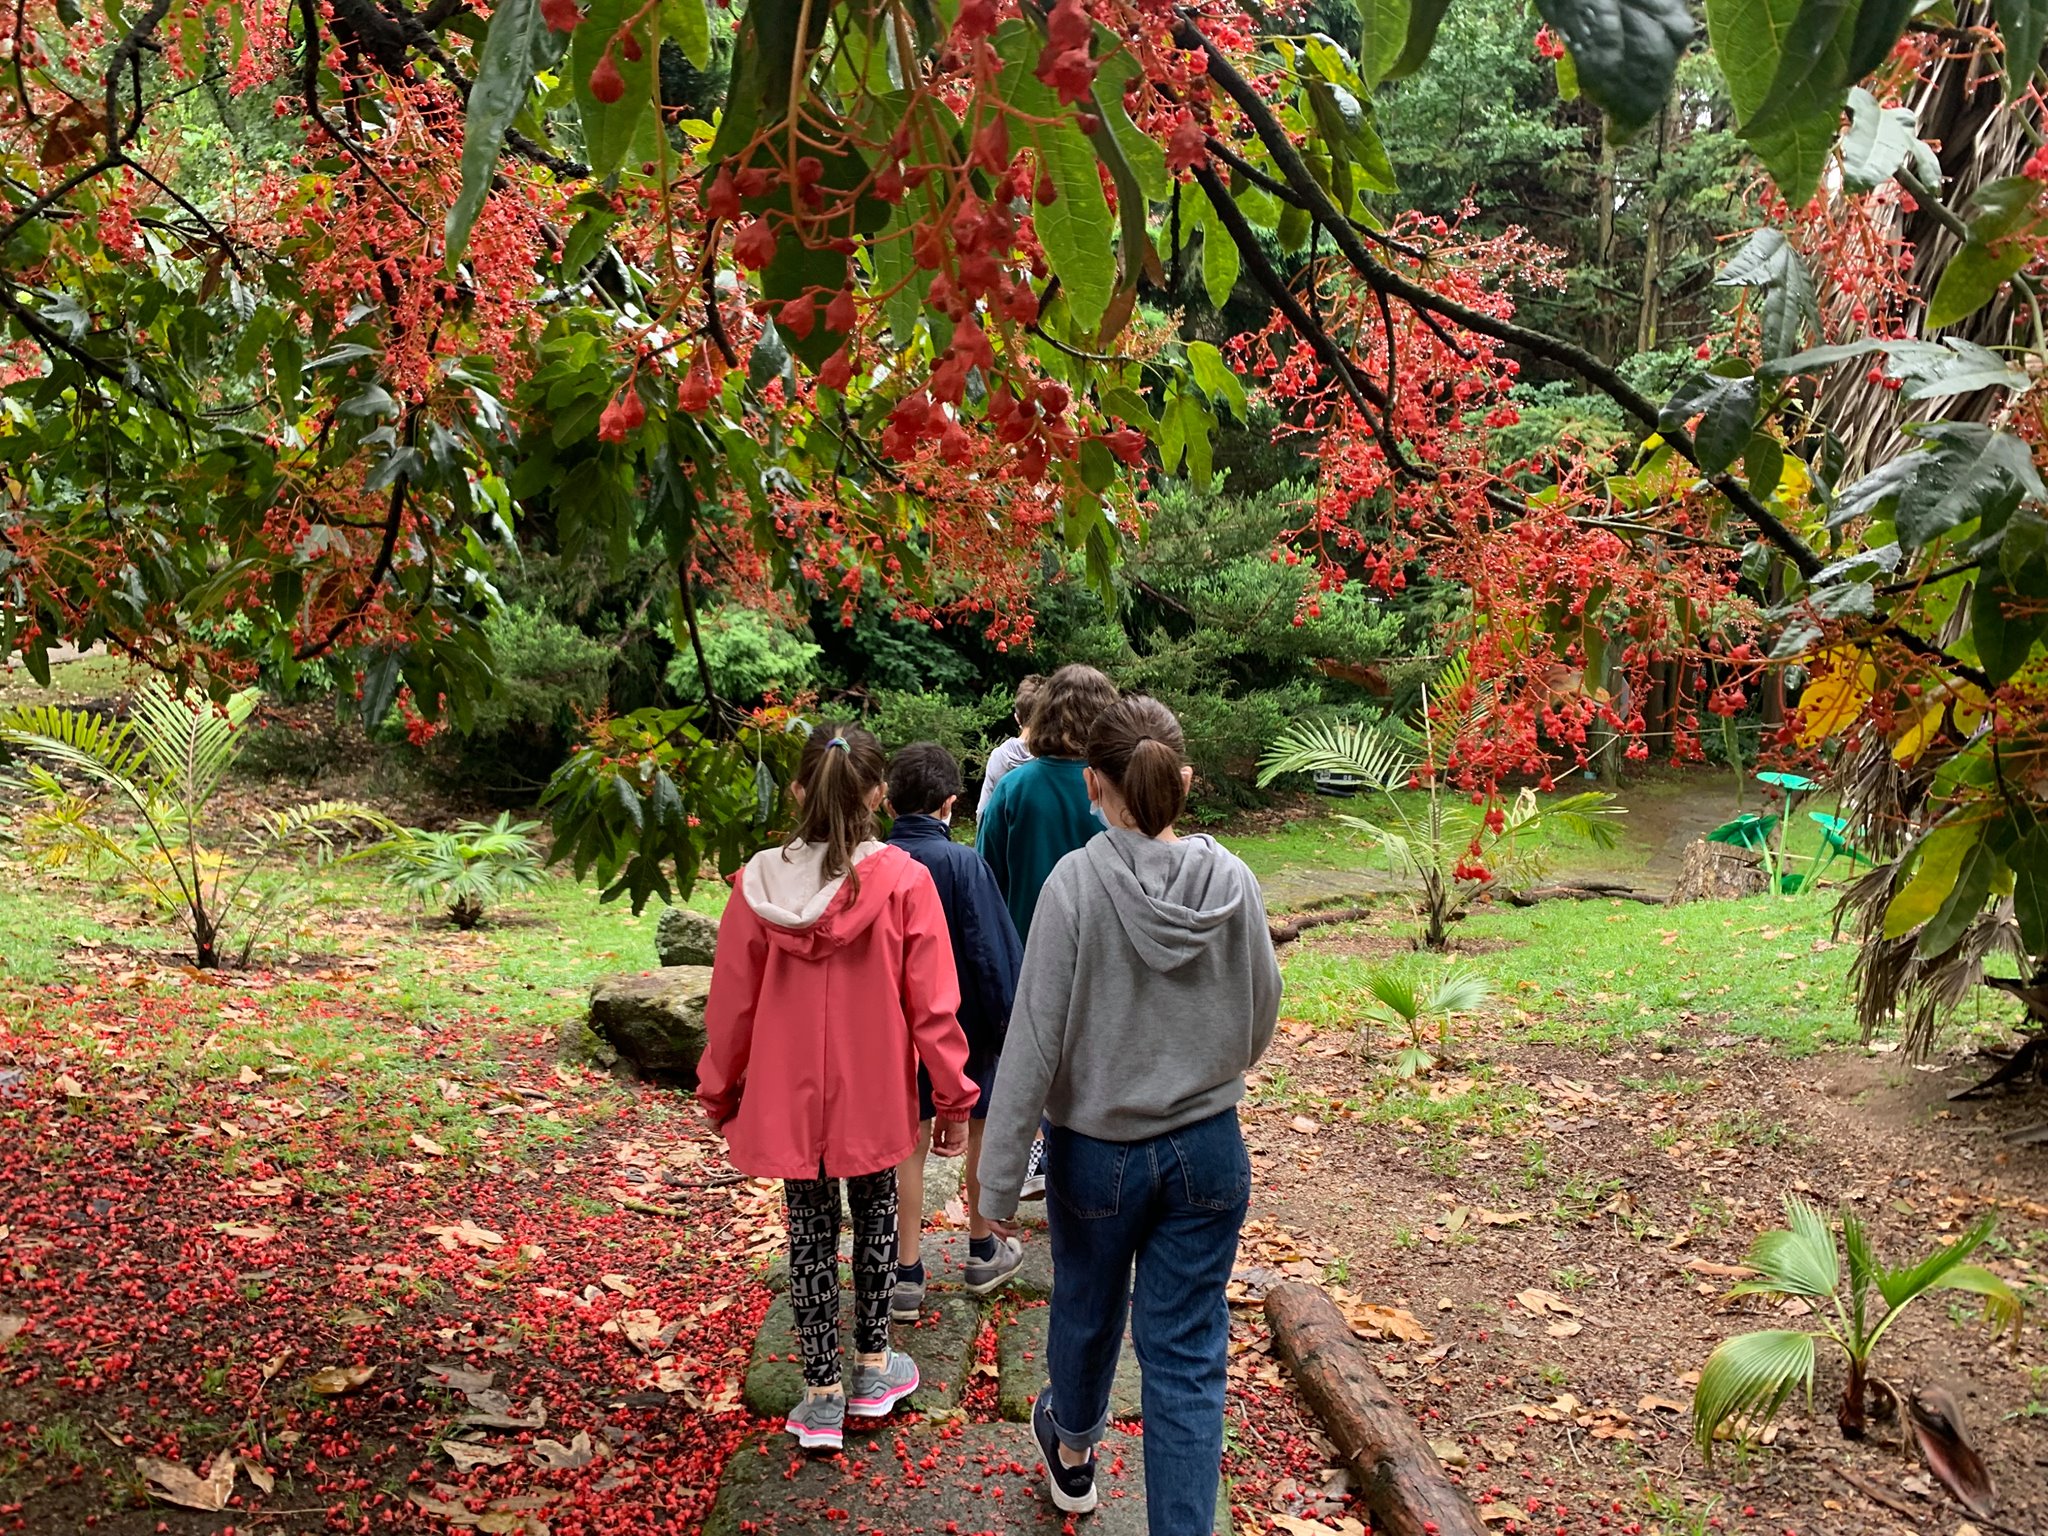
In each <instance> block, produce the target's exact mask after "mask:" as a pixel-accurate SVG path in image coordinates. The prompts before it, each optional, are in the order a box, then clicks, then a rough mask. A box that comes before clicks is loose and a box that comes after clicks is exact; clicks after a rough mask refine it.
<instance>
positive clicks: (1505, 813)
mask: <svg viewBox="0 0 2048 1536" xmlns="http://www.w3.org/2000/svg"><path fill="white" fill-rule="evenodd" d="M1437 729H1438V728H1437V727H1436V726H1435V725H1434V724H1433V723H1432V721H1431V719H1430V711H1429V696H1428V693H1427V691H1425V692H1424V694H1423V708H1422V743H1421V744H1422V748H1423V755H1422V756H1420V757H1418V756H1416V755H1415V754H1414V752H1412V751H1411V750H1410V748H1409V745H1408V741H1407V740H1406V739H1404V737H1405V735H1406V732H1405V728H1402V729H1400V730H1396V729H1393V728H1389V727H1387V726H1384V725H1359V724H1356V723H1353V722H1340V723H1332V722H1329V721H1320V720H1304V721H1300V722H1298V723H1296V724H1294V725H1292V726H1290V727H1288V729H1287V730H1286V731H1285V732H1284V733H1282V735H1281V737H1280V739H1279V740H1278V741H1276V742H1275V743H1274V744H1273V746H1272V749H1271V750H1270V751H1268V752H1267V753H1266V755H1265V757H1264V758H1263V759H1262V760H1261V761H1260V763H1259V783H1260V784H1262V785H1263V784H1270V783H1272V782H1273V780H1275V779H1277V778H1279V777H1280V776H1281V775H1282V774H1289V773H1331V774H1345V775H1349V776H1350V777H1352V778H1353V779H1356V780H1357V781H1359V782H1360V783H1361V784H1362V785H1363V787H1365V788H1366V789H1368V790H1370V791H1372V792H1373V793H1374V794H1377V795H1378V796H1379V797H1380V798H1381V799H1382V801H1383V802H1384V803H1385V805H1386V810H1387V814H1386V815H1385V816H1383V817H1381V818H1380V819H1378V820H1373V819H1371V818H1368V817H1364V816H1343V815H1340V816H1339V817H1337V820H1339V821H1341V822H1343V823H1344V824H1345V825H1347V826H1351V827H1355V828H1357V829H1358V830H1359V831H1360V832H1362V833H1364V834H1365V835H1366V837H1367V838H1368V839H1369V840H1371V841H1372V842H1373V843H1375V844H1377V845H1378V847H1379V850H1380V852H1381V853H1382V854H1383V855H1384V856H1385V857H1386V860H1387V862H1388V863H1389V864H1390V865H1392V866H1393V868H1394V870H1395V872H1396V873H1398V874H1402V875H1406V876H1408V877H1409V878H1410V879H1413V880H1414V881H1415V882H1416V884H1417V886H1418V887H1419V890H1420V894H1421V897H1422V942H1423V944H1424V945H1425V946H1426V947H1428V948H1430V949H1433V950H1441V949H1443V948H1445V947H1446V946H1447V945H1448V944H1449V942H1450V925H1451V924H1452V923H1453V922H1454V921H1456V919H1457V918H1458V917H1459V916H1460V915H1461V914H1462V913H1463V912H1464V910H1465V908H1466V907H1467V906H1469V905H1470V904H1471V903H1472V901H1473V900H1474V899H1475V898H1476V897H1478V896H1479V895H1480V893H1481V892H1483V891H1486V890H1490V889H1491V888H1492V887H1494V886H1495V885H1506V886H1508V887H1509V888H1511V889H1512V888H1517V887H1520V886H1524V885H1527V884H1529V883H1530V882H1532V881H1534V880H1537V879H1539V878H1540V877H1541V876H1542V874H1543V872H1544V870H1545V868H1546V867H1547V863H1548V855H1549V852H1550V850H1551V848H1553V847H1554V846H1555V845H1556V844H1557V843H1558V842H1560V841H1563V840H1566V839H1570V840H1574V841H1579V842H1586V843H1591V844H1592V845H1594V846H1595V847H1600V848H1611V847H1613V846H1614V841H1615V834H1614V825H1613V823H1614V819H1615V818H1616V817H1618V816H1620V815H1621V814H1622V813H1621V809H1620V807H1618V806H1616V805H1615V804H1614V802H1613V797H1612V796H1610V795H1604V794H1600V793H1598V792H1594V791H1588V792H1585V793H1581V794H1575V795H1561V796H1555V797H1552V798H1550V799H1548V800H1539V799H1538V798H1537V795H1536V792H1535V791H1534V790H1532V789H1524V790H1522V791H1521V792H1520V793H1519V794H1517V795H1516V796H1515V797H1514V799H1513V800H1511V801H1510V802H1508V803H1507V804H1506V805H1496V806H1488V805H1474V804H1473V803H1472V802H1471V799H1470V797H1469V796H1446V795H1445V794H1444V793H1443V785H1442V784H1441V783H1440V782H1439V781H1438V776H1437V775H1436V773H1435V772H1434V771H1428V772H1425V770H1426V769H1430V768H1431V765H1433V764H1434V763H1435V762H1436V760H1437V753H1436V741H1435V737H1436V732H1437ZM1417 785H1420V786H1422V787H1424V788H1426V790H1427V796H1426V798H1425V800H1424V801H1423V804H1422V806H1421V808H1420V810H1419V811H1411V809H1410V802H1407V801H1404V800H1403V799H1402V797H1401V796H1400V795H1399V794H1397V793H1396V791H1398V790H1403V789H1408V788H1411V787H1415V786H1417Z"/></svg>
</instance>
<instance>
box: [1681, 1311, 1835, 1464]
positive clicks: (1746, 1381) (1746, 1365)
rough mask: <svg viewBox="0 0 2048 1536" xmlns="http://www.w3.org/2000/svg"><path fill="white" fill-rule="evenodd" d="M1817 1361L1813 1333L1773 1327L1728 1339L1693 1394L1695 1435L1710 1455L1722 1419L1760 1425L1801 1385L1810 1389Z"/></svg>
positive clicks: (1703, 1369) (1717, 1349)
mask: <svg viewBox="0 0 2048 1536" xmlns="http://www.w3.org/2000/svg"><path fill="white" fill-rule="evenodd" d="M1813 1363H1814V1359H1813V1335H1812V1334H1810V1333H1798V1332H1795V1331H1793V1330H1792V1329H1789V1328H1772V1329H1767V1330H1766V1331H1764V1332H1762V1333H1743V1334H1737V1335H1736V1336H1735V1337H1734V1338H1732V1339H1723V1340H1722V1341H1721V1343H1720V1344H1719V1345H1718V1346H1716V1347H1715V1350H1714V1352H1713V1353H1712V1354H1711V1355H1709V1356H1707V1363H1706V1364H1705V1365H1703V1366H1701V1367H1700V1384H1699V1386H1697V1387H1696V1388H1694V1389H1693V1396H1692V1420H1693V1435H1694V1437H1695V1438H1696V1439H1697V1440H1698V1441H1699V1444H1700V1449H1701V1450H1702V1451H1703V1452H1704V1453H1705V1454H1706V1456H1707V1457H1708V1459H1709V1460H1711V1459H1712V1458H1713V1454H1714V1432H1715V1431H1716V1430H1718V1429H1719V1428H1720V1427H1721V1426H1722V1425H1723V1424H1726V1423H1728V1422H1729V1421H1730V1420H1731V1419H1737V1418H1741V1419H1746V1420H1747V1421H1748V1427H1749V1428H1750V1429H1751V1430H1752V1431H1753V1430H1756V1429H1759V1428H1761V1427H1762V1425H1763V1423H1764V1422H1765V1421H1766V1420H1768V1419H1770V1418H1771V1416H1772V1415H1774V1414H1775V1413H1777V1411H1778V1410H1779V1409H1780V1408H1781V1407H1783V1406H1784V1404H1785V1400H1786V1399H1787V1398H1789V1397H1790V1396H1791V1395H1792V1394H1793V1393H1794V1392H1796V1391H1797V1390H1798V1389H1799V1388H1801V1387H1802V1386H1803V1387H1805V1388H1806V1390H1807V1391H1808V1393H1811V1392H1812V1391H1813Z"/></svg>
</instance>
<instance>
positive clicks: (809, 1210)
mask: <svg viewBox="0 0 2048 1536" xmlns="http://www.w3.org/2000/svg"><path fill="white" fill-rule="evenodd" d="M782 1189H783V1194H784V1196H785V1198H786V1199H787V1200H788V1202H789V1304H790V1308H791V1310H792V1311H794V1312H795V1313H796V1337H797V1343H798V1344H799V1345H800V1346H801V1347H802V1349H803V1355H804V1381H805V1382H806V1383H807V1384H808V1385H810V1386H813V1387H829V1386H831V1385H832V1384H833V1383H835V1382H837V1381H838V1380H839V1180H837V1179H787V1180H784V1181H783V1186H782ZM846 1203H847V1204H848V1205H849V1206H850V1207H852V1209H853V1298H854V1322H853V1347H854V1348H855V1349H856V1350H857V1351H858V1352H859V1353H861V1354H864V1355H879V1354H881V1353H882V1352H883V1351H884V1350H886V1349H887V1348H888V1347H889V1295H890V1292H891V1291H892V1290H893V1289H894V1288H895V1284H896V1170H895V1169H894V1168H884V1169H883V1170H882V1171H881V1172H880V1173H867V1174H862V1175H861V1176H860V1177H859V1178H854V1179H848V1180H847V1181H846Z"/></svg>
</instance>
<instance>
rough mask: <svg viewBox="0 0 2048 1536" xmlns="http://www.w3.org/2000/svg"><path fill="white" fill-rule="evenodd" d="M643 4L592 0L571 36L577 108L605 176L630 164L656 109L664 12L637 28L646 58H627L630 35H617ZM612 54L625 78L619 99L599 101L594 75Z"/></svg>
mask: <svg viewBox="0 0 2048 1536" xmlns="http://www.w3.org/2000/svg"><path fill="white" fill-rule="evenodd" d="M639 13H640V7H639V6H638V5H634V4H631V3H630V0H592V3H591V6H590V9H589V11H587V12H586V13H585V14H584V17H583V21H582V23H581V24H580V25H579V26H578V27H577V28H576V30H575V32H574V33H572V34H571V35H570V38H569V75H570V80H571V83H572V84H573V85H574V86H575V90H576V107H577V110H578V112H579V113H580V114H581V115H582V119H583V152H584V154H585V156H586V157H587V158H588V159H589V161H590V169H591V172H592V174H594V175H596V176H599V177H605V176H609V175H611V174H612V172H614V171H616V170H617V169H618V168H619V167H620V166H621V165H623V164H625V161H626V156H627V155H628V154H629V153H631V152H632V148H633V139H634V136H635V135H636V134H638V133H639V131H640V123H641V119H643V118H646V117H649V116H651V115H652V113H653V111H654V94H653V90H654V61H655V59H656V58H658V57H659V56H660V54H661V36H660V27H659V23H658V22H657V21H656V20H655V19H653V18H654V16H655V15H656V14H658V13H650V14H649V16H647V17H643V18H642V19H641V20H640V22H639V23H638V25H637V26H636V27H635V29H634V35H635V37H636V38H637V40H638V43H639V50H640V57H639V59H638V60H637V61H636V60H633V59H629V58H628V57H627V56H626V50H625V48H624V46H623V43H624V39H623V38H620V39H618V42H617V43H615V42H614V38H616V37H617V34H618V31H619V28H620V26H621V25H622V24H623V23H624V22H625V21H626V19H627V18H628V17H630V16H636V15H639ZM607 49H609V50H610V53H611V60H612V65H613V67H614V68H616V69H617V70H618V72H619V75H620V78H621V79H622V80H623V81H624V82H625V89H624V90H623V92H622V93H621V94H620V96H619V99H618V100H617V101H613V102H603V101H599V100H598V99H597V97H596V96H594V95H592V94H591V90H590V75H591V71H593V70H594V69H596V68H597V66H598V61H599V60H600V59H602V58H603V57H604V56H605V53H606V50H607Z"/></svg>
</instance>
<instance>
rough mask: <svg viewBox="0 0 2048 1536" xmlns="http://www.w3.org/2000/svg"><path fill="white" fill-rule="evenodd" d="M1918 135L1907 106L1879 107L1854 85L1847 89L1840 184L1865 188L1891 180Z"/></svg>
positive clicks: (1865, 92)
mask: <svg viewBox="0 0 2048 1536" xmlns="http://www.w3.org/2000/svg"><path fill="white" fill-rule="evenodd" d="M1917 137H1918V133H1917V131H1916V126H1915V119H1914V117H1913V110H1912V108H1910V107H1881V106H1879V105H1878V104H1877V98H1876V97H1875V96H1873V95H1871V94H1870V92H1868V91H1866V90H1864V89H1863V87H1862V86H1860V85H1859V86H1857V87H1855V88H1854V89H1853V90H1851V91H1850V92H1849V131H1848V132H1847V133H1845V134H1843V135H1842V184H1843V185H1844V186H1846V187H1847V188H1848V189H1849V190H1850V191H1852V192H1868V191H1869V190H1870V189H1871V188H1872V187H1875V186H1878V185H1880V184H1881V183H1883V182H1887V181H1890V180H1891V179H1892V176H1893V175H1894V173H1896V172H1897V170H1898V168H1899V167H1900V166H1901V165H1903V164H1905V162H1906V157H1907V156H1908V155H1909V154H1911V153H1912V150H1913V142H1914V140H1915V139H1916V138H1917Z"/></svg>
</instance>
